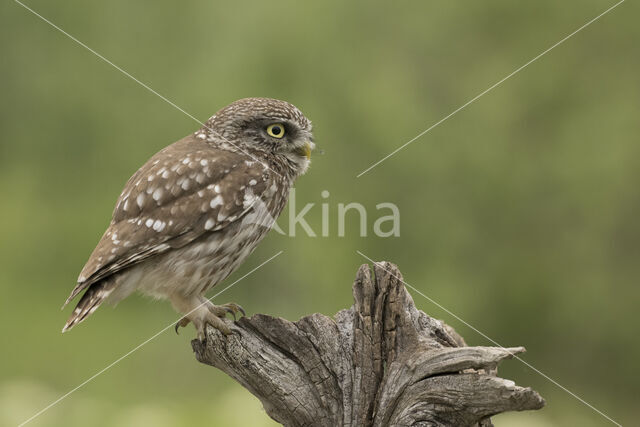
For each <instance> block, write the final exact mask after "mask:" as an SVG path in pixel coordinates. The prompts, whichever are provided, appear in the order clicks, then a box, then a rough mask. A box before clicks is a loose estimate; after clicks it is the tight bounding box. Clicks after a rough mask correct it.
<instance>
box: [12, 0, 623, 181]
mask: <svg viewBox="0 0 640 427" xmlns="http://www.w3.org/2000/svg"><path fill="white" fill-rule="evenodd" d="M16 1H17V0H16ZM624 1H625V0H620V1H619V2H618V3H616V4H614V5H613V6H611V7H610V8H609V9H607V10H605V11H604V12H602V13H601V14H600V15H598V16H596V17H595V18H593V19H591V20H590V21H588V22H587V23H586V24H584V25H582V26H581V27H580V28H578V29H577V30H575V31H574V32H572V33H571V34H569V35H568V36H565V37H564V38H563V39H562V40H560V41H558V42H556V43H555V44H553V45H552V46H551V47H548V48H547V49H545V50H544V51H542V52H541V53H539V54H538V55H536V56H535V57H534V58H533V59H531V60H529V61H528V62H526V63H525V64H524V65H521V66H520V67H518V68H516V69H515V70H514V71H512V72H511V73H509V74H507V75H506V76H505V77H503V78H502V79H500V80H498V81H497V82H496V83H494V84H493V85H491V86H489V87H488V88H487V89H485V90H484V91H482V92H480V93H479V94H478V95H476V96H475V97H473V98H471V99H470V100H469V101H467V102H465V103H464V104H462V105H461V106H460V107H458V108H456V109H455V110H453V111H452V112H451V113H449V114H447V115H446V116H444V117H443V118H441V119H440V120H438V121H437V122H435V123H434V124H432V125H431V126H429V127H428V128H427V129H425V130H423V131H422V132H420V133H419V134H417V135H416V136H414V137H413V138H411V139H410V140H409V141H407V142H405V143H404V144H402V145H401V146H400V147H398V148H396V149H395V150H393V151H392V152H391V153H389V154H387V155H386V156H384V157H383V158H382V159H380V160H378V161H377V162H375V163H374V164H372V165H371V166H369V167H368V168H366V169H365V170H363V171H362V172H360V173H359V174H358V175H357V176H356V178H360V177H361V176H362V175H364V174H365V173H367V172H369V171H370V170H371V169H373V168H375V167H376V166H378V165H379V164H380V163H382V162H384V161H385V160H387V159H388V158H389V157H391V156H393V155H395V154H396V153H398V151H400V150H402V149H403V148H405V147H407V146H408V145H409V144H411V143H413V142H414V141H415V140H417V139H419V138H421V137H422V136H424V135H425V134H426V133H428V132H430V131H431V130H432V129H434V128H435V127H437V126H438V125H440V124H441V123H443V122H444V121H446V120H448V119H449V118H451V117H453V116H454V115H456V114H457V113H458V112H460V111H462V110H463V109H464V108H466V107H467V106H469V105H470V104H472V103H473V102H475V101H476V100H477V99H478V98H480V97H482V96H483V95H485V94H487V93H488V92H490V91H491V90H493V89H495V88H496V87H498V86H500V85H501V84H502V83H504V82H505V81H506V80H508V79H510V78H511V77H513V76H514V75H516V74H518V73H519V72H520V71H522V70H523V69H524V68H526V67H527V66H529V65H531V64H532V63H534V62H535V61H537V60H538V59H540V58H541V57H542V56H544V55H545V54H547V53H548V52H550V51H551V50H553V49H555V48H556V47H558V46H560V45H561V44H562V43H564V42H565V41H567V40H569V39H570V38H571V37H573V36H574V35H576V34H578V33H579V32H580V31H582V30H584V29H585V28H587V27H588V26H589V25H591V24H593V23H594V22H596V21H597V20H598V19H600V18H602V17H603V16H604V15H606V14H607V13H609V12H611V11H612V10H613V9H615V8H616V7H618V6H619V5H621V4H622V3H624Z"/></svg>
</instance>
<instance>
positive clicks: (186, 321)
mask: <svg viewBox="0 0 640 427" xmlns="http://www.w3.org/2000/svg"><path fill="white" fill-rule="evenodd" d="M189 322H191V321H190V320H189V319H187V318H186V317H183V318H182V319H180V320H178V323H176V326H175V331H176V334H177V335H179V334H178V328H180V327H182V328H184V327H185V326H187V325H188V324H189Z"/></svg>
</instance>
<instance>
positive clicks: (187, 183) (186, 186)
mask: <svg viewBox="0 0 640 427" xmlns="http://www.w3.org/2000/svg"><path fill="white" fill-rule="evenodd" d="M190 186H191V181H190V180H189V179H185V180H184V181H182V185H181V187H182V189H183V190H184V191H187V190H188V189H189V187H190Z"/></svg>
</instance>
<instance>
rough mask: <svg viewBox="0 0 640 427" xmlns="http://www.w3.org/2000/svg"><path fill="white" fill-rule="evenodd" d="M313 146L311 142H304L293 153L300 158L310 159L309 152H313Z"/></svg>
mask: <svg viewBox="0 0 640 427" xmlns="http://www.w3.org/2000/svg"><path fill="white" fill-rule="evenodd" d="M313 147H314V144H313V142H311V141H306V142H305V143H304V145H301V146H300V147H298V148H296V149H295V153H296V154H297V155H299V156H301V157H306V158H307V160H308V159H311V150H313Z"/></svg>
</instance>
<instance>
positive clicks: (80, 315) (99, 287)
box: [62, 280, 115, 332]
mask: <svg viewBox="0 0 640 427" xmlns="http://www.w3.org/2000/svg"><path fill="white" fill-rule="evenodd" d="M114 285H115V283H114V282H112V281H109V280H106V281H102V282H98V283H94V284H93V285H91V286H89V289H87V291H86V292H85V293H84V295H82V298H80V301H78V305H76V308H75V309H74V310H73V313H72V314H71V317H69V320H67V323H66V324H65V325H64V327H63V328H62V332H66V331H68V330H69V329H71V328H73V327H74V326H75V325H77V324H78V323H80V322H82V321H83V320H84V319H86V318H87V317H89V315H91V314H92V313H93V312H94V311H96V310H97V309H98V307H100V304H102V303H103V302H104V300H105V298H107V297H108V296H109V294H111V292H112V291H113V289H114V288H115V286H114Z"/></svg>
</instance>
